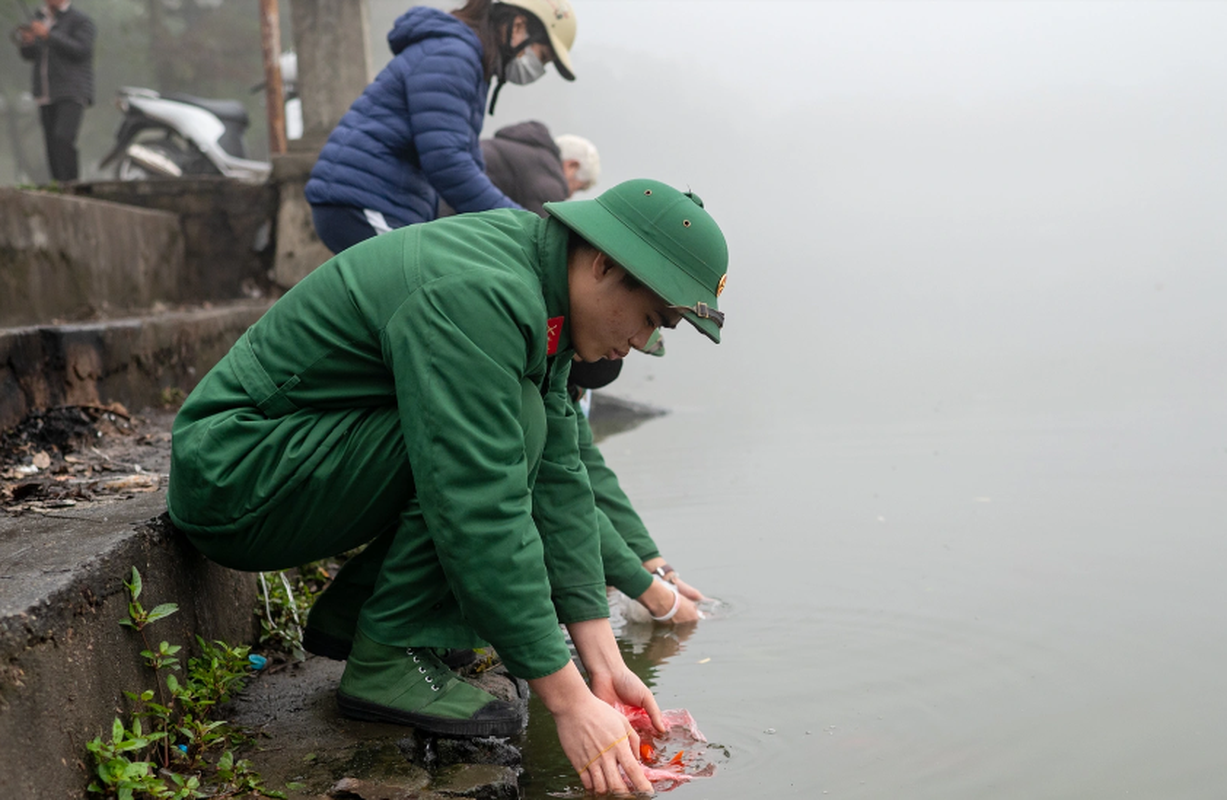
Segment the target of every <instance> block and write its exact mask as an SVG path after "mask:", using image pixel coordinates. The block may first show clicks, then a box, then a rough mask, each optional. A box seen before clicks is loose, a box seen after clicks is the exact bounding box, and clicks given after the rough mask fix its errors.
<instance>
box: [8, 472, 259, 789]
mask: <svg viewBox="0 0 1227 800" xmlns="http://www.w3.org/2000/svg"><path fill="white" fill-rule="evenodd" d="M165 508H166V500H165V496H164V495H163V494H162V493H161V492H153V493H148V494H138V495H135V496H134V497H132V498H129V499H122V500H119V501H116V502H112V503H94V504H90V505H88V506H83V507H78V508H73V509H69V510H65V511H63V512H50V513H46V514H28V515H24V516H19V517H8V516H0V753H3V754H4V768H3V769H0V797H5V798H9V797H13V798H16V797H31V798H33V797H47V798H51V797H64V798H73V797H82V796H83V794H84V791H83V789H84V787H85V786H86V784H87V783H88V782H89V774H88V769H87V766H86V763H85V759H86V757H87V755H88V754H87V751H86V749H85V744H86V742H88V741H90V740H91V739H93V738H94V737H95V736H98V735H100V734H103V733H104V732H107V734H106V735H108V736H109V730H110V725H111V721H112V720H113V719H114V718H115V717H116V716H118V715H119V714H120V709H121V707H122V706H125V705H126V703H127V701H126V700H125V698H124V695H123V692H124V691H140V690H142V689H145V688H152V685H153V683H152V677H151V672H150V670H149V669H148V668H147V667H145V666H144V664H143V660H142V658H141V656H140V651H141V650H143V649H145V643H144V642H143V641H142V640H141V636H140V634H138V633H137V632H136V631H134V630H132V629H131V628H126V627H121V626H120V624H119V621H120V620H121V619H125V618H126V617H127V614H128V610H127V609H128V593H127V590H126V589H125V588H124V586H123V581H125V580H127V579H129V577H130V576H131V573H132V568H133V567H136V568H137V569H138V570H139V571H140V573H141V577H142V580H143V584H144V592H143V593H142V595H141V598H140V602H141V603H142V605H144V606H145V608H146V609H151V608H153V607H154V606H156V605H158V604H160V603H177V604H178V606H179V612H178V613H176V614H174V615H172V616H170V617H167V618H166V619H164V620H160V621H158V622H157V623H155V624H154V625H152V626H151V627H150V628H149V629H148V634H149V636H150V640H151V644H153V646H154V647H155V648H156V646H157V642H160V641H169V642H172V643H175V644H182V645H184V651H183V653H182V654H181V656H182V658H183V660H185V661H186V658H187V656H186V654H187V653H188V652H194V650H195V636H196V635H197V634H199V635H201V636H203V637H205V638H206V639H207V640H212V639H222V640H224V641H227V642H230V643H240V642H251V641H254V640H255V637H256V636H257V635H258V632H259V631H258V625H257V623H256V620H255V617H254V616H253V614H252V609H253V608H254V607H255V600H256V581H255V576H254V575H252V574H245V573H239V572H232V571H230V570H226V569H223V568H221V567H219V566H217V565H215V564H212V563H211V562H209V561H207V560H206V559H203V558H200V556H199V555H198V554H197V553H196V552H195V550H194V549H193V548H192V547H191V545H190V544H189V543H188V542H187V541H186V540H185V539H184V538H183V536H182V534H180V533H179V532H178V531H176V530H175V529H174V528H173V527H172V526H171V525H170V524H169V522H167V521H166V520H165V518H159V516H158V515H160V514H162V512H163V511H165Z"/></svg>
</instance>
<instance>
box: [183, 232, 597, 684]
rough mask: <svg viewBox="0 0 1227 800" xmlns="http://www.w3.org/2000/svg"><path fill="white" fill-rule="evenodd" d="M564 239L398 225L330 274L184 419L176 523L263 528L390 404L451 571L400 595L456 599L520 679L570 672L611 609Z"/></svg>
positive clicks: (432, 532)
mask: <svg viewBox="0 0 1227 800" xmlns="http://www.w3.org/2000/svg"><path fill="white" fill-rule="evenodd" d="M567 237H568V232H567V229H566V228H565V226H563V225H562V224H561V223H559V222H558V221H557V220H554V219H540V218H538V217H536V216H535V215H533V214H530V213H527V212H523V211H516V210H507V209H504V210H498V211H489V212H482V213H478V214H466V215H463V216H459V217H451V218H448V219H444V220H439V221H436V222H432V223H429V224H423V225H411V226H408V227H404V228H400V229H397V230H395V231H392V232H391V233H387V234H384V235H382V236H379V237H376V238H375V239H373V240H369V241H368V242H364V243H362V244H360V245H358V246H356V247H354V248H351V249H350V250H347V251H345V252H343V253H341V254H340V255H338V256H337V257H335V258H333V259H332V260H330V261H328V262H327V263H325V264H324V265H323V266H321V267H319V268H318V269H317V270H315V271H314V272H313V273H311V274H310V275H309V276H308V277H307V278H305V279H304V280H303V281H302V282H300V283H299V284H298V285H297V286H295V287H294V288H293V289H291V290H290V291H289V292H287V293H286V295H285V296H284V297H282V298H281V299H280V300H278V301H277V302H276V303H275V304H274V305H273V306H272V307H271V308H270V309H269V311H268V312H267V313H266V314H265V315H264V316H263V317H262V318H261V319H260V320H259V321H257V322H256V323H255V324H254V325H253V326H252V327H251V328H250V329H249V330H248V331H247V333H246V334H244V335H243V337H242V338H241V339H240V341H239V342H238V343H237V344H236V345H235V346H234V348H232V349H231V351H230V352H229V353H228V354H227V356H226V357H225V358H223V359H222V361H221V362H219V363H218V364H217V366H216V367H214V369H213V370H212V371H211V372H210V374H209V376H207V377H206V379H205V380H203V381H202V382H201V384H200V386H198V387H197V389H196V390H195V391H193V392H192V395H191V396H190V397H189V398H188V400H187V402H186V403H185V404H184V406H183V408H182V410H181V411H180V414H179V417H178V418H177V419H176V422H175V427H174V460H173V463H172V468H171V476H170V487H169V491H168V496H167V501H168V506H169V508H170V513H171V517H172V519H173V520H174V522H175V523H176V524H177V525H178V526H180V527H181V528H183V529H184V530H186V531H188V532H189V533H197V534H212V533H223V534H226V533H230V532H241V531H243V530H245V529H251V528H252V527H253V526H254V525H256V524H257V523H258V521H259V520H260V519H261V516H262V515H263V514H264V513H265V512H266V510H267V509H269V508H270V507H272V506H275V505H276V504H277V503H278V501H279V499H281V500H283V499H285V498H286V497H288V496H290V495H291V494H292V493H293V490H294V488H295V487H296V486H298V485H299V484H301V482H302V481H303V480H304V478H305V476H306V475H308V474H311V473H312V471H315V470H326V469H327V468H328V463H329V462H328V455H329V450H330V448H331V447H333V446H334V445H336V443H337V442H338V440H339V439H340V437H342V436H344V435H345V431H346V429H347V427H348V426H349V425H351V424H353V423H352V420H353V419H355V418H357V417H358V416H360V414H361V413H362V412H363V411H364V410H369V409H370V408H371V407H373V406H395V407H396V409H397V413H398V415H399V420H400V427H401V431H402V433H403V435H404V441H405V445H406V450H407V453H408V459H409V463H410V466H411V468H412V472H413V480H414V484H415V486H416V491H417V498H418V500H419V501H420V505H421V509H422V513H423V516H424V518H425V523H426V524H425V530H426V531H427V535H428V536H429V538H430V540H431V542H429V543H424V544H426V545H431V544H433V547H434V548H435V550H436V552H437V557H438V561H439V562H440V564H441V566H442V568H443V572H445V573H446V575H447V576H449V578H448V580H447V584H448V585H447V587H438V586H427V587H423V586H414V587H406V590H407V591H426V592H431V593H438V592H440V591H441V590H442V591H444V592H445V591H446V590H447V589H449V588H450V590H451V593H452V594H453V595H454V596H455V599H456V605H457V609H456V616H455V617H454V619H453V620H451V622H450V623H449V624H453V625H454V627H455V628H456V629H457V630H458V631H459V630H460V629H461V628H464V629H466V631H468V632H470V633H471V632H476V634H477V635H478V636H479V637H480V638H481V639H482V640H484V641H487V642H490V643H491V644H493V645H494V646H495V648H496V649H497V650H498V652H499V654H500V656H501V657H502V658H503V660H504V662H505V663H506V664H507V666H508V668H509V669H510V670H511V671H512V672H513V673H514V674H516V675H519V676H520V677H524V678H533V677H539V676H542V675H547V674H550V673H552V672H554V671H556V670H557V669H560V668H562V667H563V666H564V665H565V664H566V662H567V661H568V660H569V658H570V653H569V651H568V648H567V646H566V642H565V639H564V637H563V634H562V632H561V631H560V630H559V627H558V623H559V622H560V621H561V622H564V623H568V622H579V621H584V620H588V619H595V618H600V617H606V616H608V613H609V610H608V606H607V604H606V602H605V594H604V586H605V580H604V574H603V569H602V561H601V553H600V541H599V533H598V527H597V515H596V510H595V507H594V501H593V495H592V490H591V488H590V485H589V481H588V477H587V473H586V471H585V469H584V466H583V464H582V463H581V461H580V456H579V446H578V442H577V435H578V432H577V425H576V419H575V414H574V411H573V409H572V407H571V403H570V401H569V398H568V397H567V393H566V378H567V374H568V372H569V368H570V362H571V357H572V355H573V350H572V349H571V346H570V341H569V332H568V326H567V324H566V316H567V313H568V304H569V299H568V298H569V295H568V289H567ZM525 380H531V381H532V382H533V383H534V384H535V385H537V386H538V387H539V388H540V391H541V394H542V397H543V401H544V407H545V415H546V439H545V445H544V452H543V454H542V458H541V463H540V467H539V469H538V470H537V472H536V476H535V483H534V481H533V478H532V476H531V475H530V474H529V470H528V468H527V467H526V459H525V455H524V454H525V442H524V431H523V429H522V427H521V425H520V422H519V413H520V409H521V402H522V394H521V384H522V381H525ZM351 412H352V413H351ZM219 560H220V559H219ZM289 565H290V564H288V563H287V566H289ZM230 566H237V567H239V568H244V567H243V565H241V564H240V565H230ZM248 568H250V567H248ZM431 574H434V575H439V574H440V573H439V571H438V570H437V569H436V570H434V571H433V572H432V573H431ZM445 621H446V620H445ZM406 623H407V624H408V625H413V624H415V623H421V624H423V625H434V626H436V628H437V627H438V625H439V624H440V621H439V619H437V618H432V619H431V620H416V621H415V620H408V621H406ZM458 636H459V637H460V638H463V636H462V635H461V634H459V633H458Z"/></svg>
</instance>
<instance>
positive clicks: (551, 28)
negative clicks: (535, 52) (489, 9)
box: [504, 0, 575, 81]
mask: <svg viewBox="0 0 1227 800" xmlns="http://www.w3.org/2000/svg"><path fill="white" fill-rule="evenodd" d="M504 4H505V5H509V6H515V7H516V8H522V9H524V10H525V11H527V12H528V13H530V14H532V15H533V16H534V17H536V18H537V19H538V20H540V21H541V24H542V25H543V26H545V32H546V35H548V36H549V37H550V49H551V50H553V51H554V66H555V67H557V68H558V74H559V75H561V76H562V77H564V78H566V79H567V80H569V81H573V80H575V71H574V70H573V69H571V45H573V44H575V10H574V9H573V8H571V3H570V2H568V0H507V1H506V2H505V3H504Z"/></svg>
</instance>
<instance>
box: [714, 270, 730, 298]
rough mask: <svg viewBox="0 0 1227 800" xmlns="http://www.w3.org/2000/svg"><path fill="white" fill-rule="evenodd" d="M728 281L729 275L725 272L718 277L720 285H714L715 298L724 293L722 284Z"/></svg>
mask: <svg viewBox="0 0 1227 800" xmlns="http://www.w3.org/2000/svg"><path fill="white" fill-rule="evenodd" d="M728 279H729V274H728V273H727V272H726V273H724V274H723V275H721V276H720V283H718V284H717V285H716V297H719V296H720V295H721V294H723V293H724V282H725V281H727V280H728Z"/></svg>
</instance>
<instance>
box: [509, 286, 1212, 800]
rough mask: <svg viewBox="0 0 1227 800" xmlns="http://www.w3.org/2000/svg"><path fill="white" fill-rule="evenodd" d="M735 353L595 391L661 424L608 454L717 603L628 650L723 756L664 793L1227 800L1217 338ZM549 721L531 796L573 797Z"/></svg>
mask: <svg viewBox="0 0 1227 800" xmlns="http://www.w3.org/2000/svg"><path fill="white" fill-rule="evenodd" d="M730 291H731V289H730ZM1152 291H1155V290H1153V289H1152ZM1155 297H1156V298H1157V299H1155V302H1156V303H1162V302H1164V299H1163V298H1162V292H1158V291H1155ZM1185 300H1186V301H1188V302H1189V303H1190V306H1189V309H1190V313H1192V312H1193V311H1195V310H1196V309H1198V308H1199V307H1200V306H1201V302H1202V301H1201V300H1198V299H1196V298H1195V297H1192V296H1190V297H1186V298H1185ZM1219 300H1220V301H1221V300H1222V298H1221V297H1220V298H1219ZM732 319H733V316H732V315H730V320H732ZM727 336H728V341H727V342H726V344H725V345H722V346H721V347H720V348H714V347H711V346H710V345H707V344H706V343H705V342H703V341H690V340H692V339H693V340H697V339H698V337H697V336H695V335H694V334H693V333H692V332H690V331H682V330H679V331H676V332H673V333H671V334H670V336H669V339H668V341H669V355H668V356H666V357H665V358H664V359H661V360H659V361H654V360H649V359H648V358H646V357H637V358H632V359H631V362H630V363H629V364H628V367H627V370H626V371H625V372H624V376H623V378H622V379H621V380H620V381H619V382H618V383H616V384H614V385H613V386H611V387H610V389H609V390H607V391H609V392H610V393H614V394H618V395H620V396H625V397H633V398H635V399H636V400H639V401H646V402H651V403H655V404H657V405H661V406H665V407H669V408H671V409H672V411H671V413H670V414H668V415H667V416H664V417H659V418H656V419H653V420H650V421H647V422H645V423H644V424H643V425H641V426H640V427H638V428H636V429H634V430H631V431H629V432H624V433H619V434H616V435H614V436H613V437H611V438H608V439H606V440H605V441H604V442H603V443H602V449H603V452H604V453H605V454H606V457H607V459H608V460H609V461H610V462H611V463H612V464H613V465H614V467H615V469H618V470H619V472H620V474H621V476H622V478H623V482H624V485H625V487H626V488H627V491H628V492H629V493H630V494H631V496H632V498H633V499H635V500H636V502H637V504H638V506H639V508H640V509H641V512H642V513H643V515H644V516H645V518H646V519H647V521H648V523H649V526H650V527H651V529H652V530H653V531H654V533H655V535H656V537H657V539H658V541H659V542H660V543H661V545H662V550H663V552H664V553H665V555H666V557H667V558H668V559H669V560H670V561H671V562H672V563H673V564H674V565H675V566H677V567H678V568H679V569H680V570H681V571H683V572H684V574H685V577H686V578H687V580H691V581H693V582H694V583H695V585H697V586H699V587H700V588H702V589H703V590H704V591H705V592H707V593H708V594H709V595H712V596H715V597H718V598H720V599H721V600H722V601H724V603H725V606H724V608H723V609H722V613H721V615H720V616H719V617H718V618H715V619H711V620H707V621H704V622H702V623H700V625H699V626H698V627H697V628H696V629H694V630H693V631H691V632H690V633H689V634H688V635H684V636H681V637H679V636H677V635H676V634H674V633H673V632H671V631H669V630H668V629H664V628H660V629H657V630H656V632H655V634H654V636H653V637H652V639H651V641H650V642H647V643H646V644H645V642H644V641H643V636H642V631H639V632H638V633H637V634H636V635H637V637H638V641H637V642H636V641H631V640H630V639H627V640H625V641H624V650H625V651H626V653H627V655H628V660H629V661H630V662H631V663H632V664H633V665H634V666H635V668H636V669H637V670H638V671H639V672H640V674H642V675H644V676H645V677H646V678H648V679H649V680H650V682H651V683H652V684H653V686H654V689H655V691H656V695H657V698H658V700H659V702H660V704H661V706H662V707H666V708H671V707H684V708H687V709H689V710H690V711H691V712H692V713H693V714H694V716H695V718H696V719H697V720H698V722H699V726H700V727H701V728H702V730H703V731H704V733H705V734H706V735H707V736H708V738H709V739H710V740H711V741H712V742H713V743H718V744H719V745H721V746H722V747H723V748H725V749H726V750H727V754H728V755H727V757H723V756H722V755H719V753H716V755H717V756H718V761H719V769H718V772H717V774H716V775H715V776H714V777H712V778H709V779H706V780H701V781H696V782H694V783H693V784H690V785H688V786H683V787H681V788H679V789H677V790H675V791H674V792H673V793H672V794H673V796H675V797H677V798H678V799H679V800H683V799H684V798H712V799H713V800H714V799H716V798H749V797H773V798H774V797H822V796H828V795H829V796H831V797H854V798H886V797H891V798H894V797H901V796H905V797H914V798H943V800H950V799H951V798H967V799H968V800H972V799H973V798H975V799H976V800H979V799H981V798H985V797H993V798H1015V797H1017V798H1028V799H1029V800H1034V798H1056V797H1070V798H1073V797H1077V798H1108V797H1112V798H1117V797H1128V796H1133V797H1172V798H1175V797H1179V798H1207V800H1209V799H1210V798H1221V797H1223V796H1225V795H1227V760H1225V759H1223V757H1222V749H1223V744H1224V742H1227V678H1225V677H1224V674H1225V673H1224V667H1223V665H1224V663H1227V580H1225V579H1224V576H1225V574H1227V535H1225V534H1227V503H1225V500H1227V492H1225V490H1227V415H1225V414H1224V400H1225V399H1227V369H1225V367H1227V363H1225V360H1224V352H1225V348H1223V342H1222V341H1221V340H1219V341H1200V342H1194V341H1188V342H1182V343H1175V344H1171V345H1152V346H1149V347H1147V346H1142V345H1139V344H1138V343H1136V342H1130V341H1122V342H1119V343H1117V344H1116V345H1113V344H1112V343H1111V342H1108V343H1102V342H1096V343H1093V344H1092V343H1088V342H1086V341H1083V340H1079V339H1076V338H1072V337H1071V338H1070V339H1069V340H1068V342H1067V346H1066V347H1065V348H1064V349H1061V350H1059V351H1054V352H1052V353H1050V354H1042V353H1039V354H1037V353H1032V354H1031V355H1029V356H1023V355H1015V356H1007V355H1003V356H1001V357H1000V358H992V357H988V356H982V357H980V358H972V357H970V356H969V357H966V358H961V359H960V358H956V357H954V356H951V355H949V354H947V358H946V359H945V360H943V359H941V358H938V357H930V358H928V359H926V358H925V357H924V356H923V355H922V354H921V353H918V352H917V349H918V348H916V347H915V346H914V345H913V344H909V343H908V342H907V341H906V340H901V342H900V346H899V348H898V350H897V352H894V353H891V352H889V351H887V350H883V351H876V352H875V351H872V350H855V349H853V350H851V351H843V352H839V349H838V348H836V347H833V346H831V344H830V343H827V344H822V343H820V342H815V343H814V344H813V347H812V348H810V351H809V352H808V353H805V354H799V353H798V350H797V348H788V347H781V348H778V349H773V348H770V347H765V346H764V347H760V348H752V347H749V346H741V345H733V344H732V342H734V341H737V340H736V337H735V335H734V333H733V331H732V330H731V325H730V330H729V331H728V333H727ZM755 338H756V339H758V341H759V343H760V344H762V343H763V337H761V336H759V337H755ZM1126 338H1127V337H1126ZM704 348H706V349H704ZM725 348H729V350H728V351H727V352H722V351H724V350H725ZM971 349H973V350H974V349H975V348H971ZM721 357H728V358H729V359H730V360H731V361H732V364H730V365H728V366H727V367H726V366H723V365H722V361H721ZM688 358H690V359H691V361H690V363H689V364H688V363H687V360H688ZM709 370H710V371H711V373H710V374H708V371H709ZM598 403H599V396H598ZM535 710H536V714H535V718H534V722H533V727H532V729H531V730H530V737H529V738H530V747H529V752H528V758H527V763H526V767H527V771H528V775H527V776H526V778H527V779H526V780H525V785H526V787H527V788H526V796H527V797H530V798H544V797H547V796H550V793H551V792H553V793H558V792H563V791H565V789H566V788H567V787H574V786H575V785H577V782H576V781H575V779H574V778H573V777H571V775H570V771H569V769H568V768H567V765H566V763H565V761H563V760H562V759H561V756H560V754H559V750H558V747H557V744H556V739H555V738H554V735H553V732H552V726H551V725H550V722H549V720H548V715H547V714H546V713H545V712H544V710H543V709H542V708H540V707H537V708H536V709H535Z"/></svg>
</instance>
